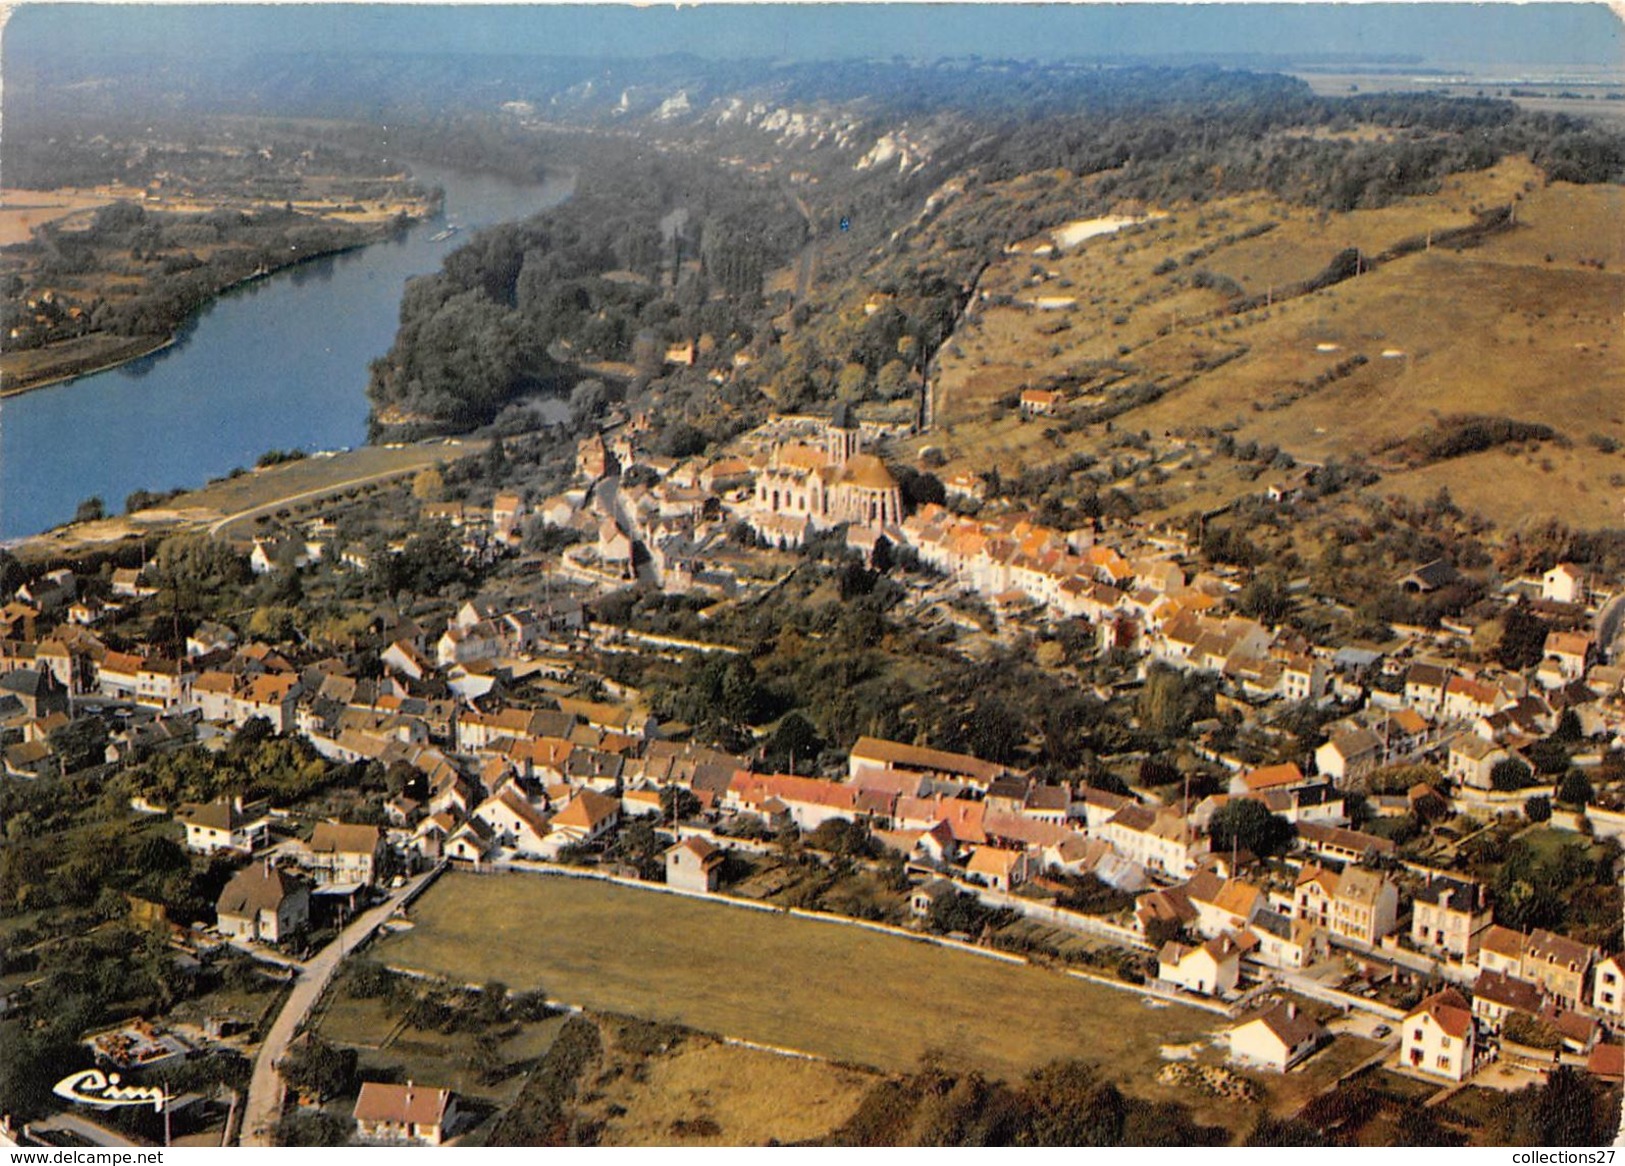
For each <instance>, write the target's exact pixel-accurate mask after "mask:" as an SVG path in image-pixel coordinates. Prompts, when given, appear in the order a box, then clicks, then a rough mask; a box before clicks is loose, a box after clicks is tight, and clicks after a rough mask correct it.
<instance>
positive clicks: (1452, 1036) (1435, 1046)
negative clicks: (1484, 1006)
mask: <svg viewBox="0 0 1625 1166" xmlns="http://www.w3.org/2000/svg"><path fill="white" fill-rule="evenodd" d="M1400 1031H1401V1040H1400V1058H1401V1060H1402V1062H1403V1063H1404V1064H1406V1065H1408V1066H1409V1067H1410V1068H1412V1069H1415V1070H1417V1071H1418V1072H1422V1073H1427V1074H1429V1075H1430V1076H1434V1077H1444V1078H1447V1079H1448V1080H1451V1081H1464V1080H1466V1079H1467V1077H1468V1076H1469V1075H1470V1074H1471V1073H1472V1072H1473V1070H1474V1069H1475V1068H1477V1061H1476V1054H1477V1047H1476V1045H1475V1036H1476V1033H1475V1031H1474V1026H1473V1014H1472V1012H1471V1011H1470V1010H1469V1009H1468V1007H1467V1001H1465V1000H1463V999H1462V997H1461V993H1459V992H1457V991H1455V990H1454V989H1450V988H1446V989H1445V990H1444V991H1442V992H1435V993H1434V994H1433V995H1432V996H1429V997H1428V998H1427V999H1425V1000H1423V1001H1422V1002H1421V1003H1420V1004H1418V1005H1417V1006H1416V1007H1415V1008H1413V1009H1412V1010H1411V1011H1410V1013H1409V1014H1407V1015H1406V1017H1405V1019H1404V1020H1403V1021H1401V1022H1400Z"/></svg>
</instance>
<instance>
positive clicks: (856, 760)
mask: <svg viewBox="0 0 1625 1166" xmlns="http://www.w3.org/2000/svg"><path fill="white" fill-rule="evenodd" d="M1005 772H1007V771H1006V769H1005V767H1004V766H1002V765H996V764H994V763H993V762H991V761H983V760H982V759H981V758H979V757H972V756H970V755H969V754H966V753H949V752H947V751H946V750H943V749H926V748H922V747H920V746H918V745H904V744H902V743H900V742H897V741H885V740H881V739H880V738H878V737H859V738H858V739H857V742H856V743H855V744H854V745H853V746H852V751H851V752H850V753H848V754H847V774H848V780H850V781H851V782H853V783H862V782H864V781H866V780H867V779H869V778H871V777H872V776H874V775H878V774H904V775H911V776H917V777H921V778H925V779H926V780H927V781H929V783H930V785H929V788H924V789H921V790H920V791H919V794H918V795H916V796H922V795H925V794H930V793H948V794H953V793H956V792H958V791H960V790H962V789H970V790H975V791H976V792H977V793H984V794H985V793H986V792H987V790H988V788H989V787H990V786H991V785H992V784H993V782H994V781H995V780H996V779H997V778H998V777H1000V776H1001V775H1003V774H1004V773H1005Z"/></svg>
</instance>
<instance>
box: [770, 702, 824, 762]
mask: <svg viewBox="0 0 1625 1166" xmlns="http://www.w3.org/2000/svg"><path fill="white" fill-rule="evenodd" d="M823 751H824V740H823V738H822V737H820V736H819V735H818V730H817V729H815V728H813V723H812V722H811V721H809V720H808V719H807V718H806V717H804V716H802V715H801V713H799V712H792V713H790V714H789V715H788V716H786V717H785V718H784V719H783V720H782V721H780V722H779V727H778V728H777V729H775V730H774V731H773V735H772V736H771V737H769V738H768V741H767V749H766V754H767V759H768V761H769V762H770V763H771V764H772V765H773V766H774V767H775V768H776V769H780V770H782V771H783V772H785V773H794V772H796V771H797V768H796V767H798V766H801V765H806V766H811V765H812V764H814V763H815V762H816V761H817V760H818V755H819V754H820V753H822V752H823Z"/></svg>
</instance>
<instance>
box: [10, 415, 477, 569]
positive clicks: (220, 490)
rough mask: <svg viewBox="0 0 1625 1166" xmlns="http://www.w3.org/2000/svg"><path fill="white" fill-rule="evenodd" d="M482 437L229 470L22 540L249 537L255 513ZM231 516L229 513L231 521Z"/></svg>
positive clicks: (30, 552)
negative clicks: (197, 531) (200, 531)
mask: <svg viewBox="0 0 1625 1166" xmlns="http://www.w3.org/2000/svg"><path fill="white" fill-rule="evenodd" d="M485 445H486V443H485V442H483V441H471V440H461V441H458V442H457V443H456V444H455V445H448V444H446V443H445V442H444V441H441V440H438V439H436V440H433V441H425V442H420V443H418V444H416V445H404V446H398V447H389V446H372V445H369V446H363V447H361V448H359V449H355V450H350V451H347V452H343V453H338V454H334V455H333V456H332V457H307V458H302V459H300V460H298V461H293V462H285V463H283V464H282V465H278V466H272V467H270V468H268V469H263V470H254V471H251V472H249V473H246V474H240V475H238V476H237V477H235V478H226V479H223V480H221V481H219V482H215V483H213V484H211V485H208V486H204V487H202V488H201V489H198V490H191V491H188V492H187V493H185V494H180V495H177V496H176V497H175V498H173V499H171V500H170V501H169V502H167V503H166V504H165V505H163V506H162V507H158V508H154V509H151V510H142V511H139V512H137V513H136V514H135V515H132V516H128V517H126V516H122V515H121V516H119V517H116V518H108V519H104V520H103V521H101V522H87V523H81V524H76V525H72V526H67V527H64V528H62V529H60V530H56V531H52V532H50V533H48V534H42V535H37V536H35V537H34V538H31V539H27V540H25V541H24V542H22V543H20V544H19V545H18V546H17V548H16V553H17V554H18V556H19V557H21V558H25V559H40V558H53V557H56V556H60V555H64V554H69V553H72V552H74V551H81V550H84V549H87V548H89V547H93V546H97V545H102V544H106V543H114V542H118V541H120V540H121V539H125V538H132V537H135V536H137V535H140V534H142V533H154V532H169V531H175V530H183V529H188V528H197V527H202V528H204V529H212V528H214V527H216V526H218V527H219V529H218V530H216V531H215V533H216V534H217V535H219V536H220V537H225V538H246V537H249V536H251V535H252V534H253V532H254V530H255V522H254V519H255V518H256V517H257V516H259V515H261V514H266V513H274V512H275V511H276V510H277V509H278V508H280V507H282V506H284V505H286V506H289V507H290V508H293V507H300V506H304V505H306V504H308V503H311V502H314V501H316V500H317V499H319V498H321V497H324V496H331V495H332V494H335V493H340V492H343V491H345V490H351V489H363V488H365V487H366V486H367V485H369V484H374V483H377V482H380V481H383V480H385V479H387V478H391V477H395V476H398V475H405V474H410V473H415V472H416V471H418V470H420V469H423V468H425V467H427V466H432V465H434V464H436V463H437V462H441V461H452V460H455V459H456V458H459V457H462V456H464V455H466V454H471V453H478V452H479V451H481V450H483V449H484V448H485ZM227 519H230V521H226V520H227Z"/></svg>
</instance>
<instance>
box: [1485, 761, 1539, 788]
mask: <svg viewBox="0 0 1625 1166" xmlns="http://www.w3.org/2000/svg"><path fill="white" fill-rule="evenodd" d="M1533 777H1534V771H1533V770H1532V769H1530V768H1529V766H1528V765H1527V764H1525V763H1524V762H1523V761H1522V760H1520V759H1519V758H1517V757H1503V758H1502V759H1501V760H1500V761H1497V762H1496V763H1495V764H1494V765H1492V766H1490V787H1491V788H1492V789H1497V790H1502V791H1508V790H1518V789H1523V788H1524V787H1525V786H1526V785H1528V784H1529V782H1530V780H1531V779H1532V778H1533Z"/></svg>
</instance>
